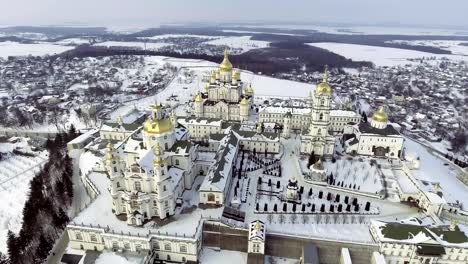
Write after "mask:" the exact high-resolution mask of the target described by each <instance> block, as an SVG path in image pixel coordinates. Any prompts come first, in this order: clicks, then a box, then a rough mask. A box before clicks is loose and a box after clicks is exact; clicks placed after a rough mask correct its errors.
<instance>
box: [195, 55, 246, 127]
mask: <svg viewBox="0 0 468 264" xmlns="http://www.w3.org/2000/svg"><path fill="white" fill-rule="evenodd" d="M253 96H254V92H253V89H252V87H251V86H246V87H245V89H244V84H243V83H242V81H241V79H240V71H239V70H235V71H234V70H233V68H232V64H231V62H229V58H228V52H227V50H226V51H225V52H224V60H223V61H222V62H221V65H220V66H219V68H218V69H217V70H216V71H214V72H213V73H212V74H211V78H210V81H209V83H207V85H206V87H205V91H204V92H203V93H201V92H199V93H198V94H197V95H196V96H195V98H194V99H193V109H192V113H193V115H194V116H195V117H204V118H217V119H223V120H237V121H245V120H247V119H248V116H249V111H250V107H251V105H252V102H253Z"/></svg>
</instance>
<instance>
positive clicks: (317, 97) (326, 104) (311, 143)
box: [301, 71, 335, 156]
mask: <svg viewBox="0 0 468 264" xmlns="http://www.w3.org/2000/svg"><path fill="white" fill-rule="evenodd" d="M331 99H332V89H331V87H330V85H329V84H328V72H327V71H325V73H324V76H323V81H322V82H321V83H320V84H318V85H317V87H316V88H315V90H314V91H312V92H311V95H310V108H311V111H310V125H309V129H308V130H306V131H304V132H303V134H302V135H301V153H307V154H310V153H312V152H313V153H314V154H315V155H320V156H323V155H325V156H331V155H333V151H334V149H335V137H334V136H332V135H330V133H329V130H330V129H329V126H330V108H331Z"/></svg>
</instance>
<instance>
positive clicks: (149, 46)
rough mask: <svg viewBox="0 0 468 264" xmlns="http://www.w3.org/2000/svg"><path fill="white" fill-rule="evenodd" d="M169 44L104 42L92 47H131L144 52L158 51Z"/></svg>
mask: <svg viewBox="0 0 468 264" xmlns="http://www.w3.org/2000/svg"><path fill="white" fill-rule="evenodd" d="M171 45H172V44H169V43H152V42H147V43H145V42H138V41H106V42H101V43H97V44H94V46H104V47H131V48H139V49H146V50H158V49H160V48H163V47H167V46H171Z"/></svg>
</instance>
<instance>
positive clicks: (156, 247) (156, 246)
mask: <svg viewBox="0 0 468 264" xmlns="http://www.w3.org/2000/svg"><path fill="white" fill-rule="evenodd" d="M153 249H154V250H160V247H159V243H158V242H156V243H154V244H153Z"/></svg>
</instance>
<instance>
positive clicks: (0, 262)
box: [0, 252, 10, 264]
mask: <svg viewBox="0 0 468 264" xmlns="http://www.w3.org/2000/svg"><path fill="white" fill-rule="evenodd" d="M0 264H10V260H9V259H8V258H7V256H5V255H3V253H2V252H0Z"/></svg>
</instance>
